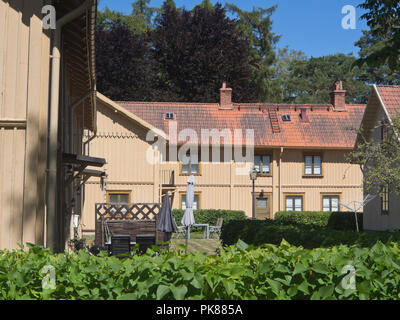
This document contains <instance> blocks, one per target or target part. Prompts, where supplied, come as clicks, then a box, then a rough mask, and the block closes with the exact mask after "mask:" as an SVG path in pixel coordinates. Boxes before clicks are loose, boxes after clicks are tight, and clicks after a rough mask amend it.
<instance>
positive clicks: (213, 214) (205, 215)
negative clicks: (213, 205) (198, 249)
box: [172, 209, 247, 231]
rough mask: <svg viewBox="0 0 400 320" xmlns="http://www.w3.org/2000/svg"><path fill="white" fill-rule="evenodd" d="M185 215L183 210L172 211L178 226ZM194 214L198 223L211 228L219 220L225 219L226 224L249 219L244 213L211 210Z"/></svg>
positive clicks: (195, 211) (194, 229)
mask: <svg viewBox="0 0 400 320" xmlns="http://www.w3.org/2000/svg"><path fill="white" fill-rule="evenodd" d="M184 213H185V211H184V210H181V209H175V210H173V211H172V214H173V215H174V218H175V221H176V223H177V225H178V226H179V225H180V224H181V220H182V217H183V215H184ZM193 213H194V218H195V220H196V223H200V224H209V225H210V226H215V225H216V224H217V220H218V218H223V219H224V224H225V223H227V222H229V221H233V220H240V221H243V220H246V219H247V217H246V214H245V212H244V211H235V210H214V209H209V210H194V212H193ZM199 230H201V229H199ZM192 231H196V228H193V230H192Z"/></svg>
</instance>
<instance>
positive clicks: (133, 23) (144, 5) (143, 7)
mask: <svg viewBox="0 0 400 320" xmlns="http://www.w3.org/2000/svg"><path fill="white" fill-rule="evenodd" d="M149 3H150V0H136V1H134V2H132V12H131V14H129V15H125V14H123V13H121V12H116V11H113V10H110V9H109V8H108V6H106V7H105V9H104V11H103V12H102V11H99V12H98V18H97V24H98V25H101V26H102V28H103V29H107V28H110V27H111V26H112V25H113V24H114V23H115V22H117V21H121V22H123V23H124V24H125V25H126V26H127V27H128V28H129V29H130V30H131V31H132V32H134V33H135V34H144V33H146V32H148V31H149V30H151V29H153V27H154V18H155V16H156V15H157V14H159V9H157V8H154V7H150V6H149V5H148V4H149Z"/></svg>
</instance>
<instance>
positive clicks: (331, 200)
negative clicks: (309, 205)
mask: <svg viewBox="0 0 400 320" xmlns="http://www.w3.org/2000/svg"><path fill="white" fill-rule="evenodd" d="M322 211H324V212H338V211H339V196H338V195H325V196H322Z"/></svg>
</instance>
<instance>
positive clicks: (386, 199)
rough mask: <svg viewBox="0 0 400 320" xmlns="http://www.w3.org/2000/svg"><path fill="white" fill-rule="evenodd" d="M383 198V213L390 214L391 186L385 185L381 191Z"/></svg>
mask: <svg viewBox="0 0 400 320" xmlns="http://www.w3.org/2000/svg"><path fill="white" fill-rule="evenodd" d="M380 198H381V214H382V215H388V214H389V187H387V186H386V187H383V188H382V190H381V193H380Z"/></svg>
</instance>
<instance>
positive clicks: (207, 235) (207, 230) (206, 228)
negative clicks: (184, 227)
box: [188, 224, 210, 239]
mask: <svg viewBox="0 0 400 320" xmlns="http://www.w3.org/2000/svg"><path fill="white" fill-rule="evenodd" d="M192 227H202V228H203V229H204V239H210V225H209V224H194V225H193V226H192ZM188 239H190V228H189V232H188Z"/></svg>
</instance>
